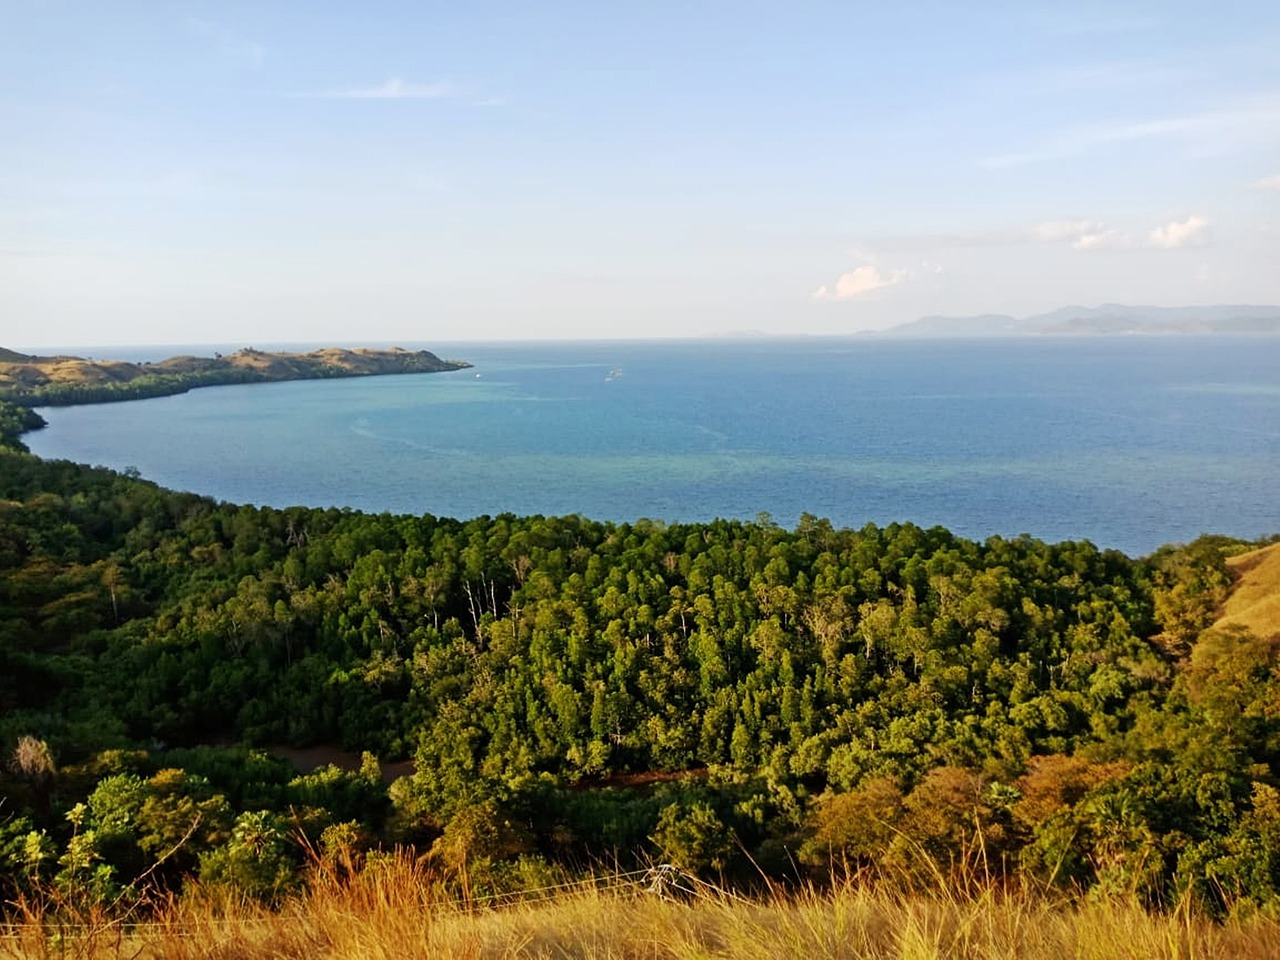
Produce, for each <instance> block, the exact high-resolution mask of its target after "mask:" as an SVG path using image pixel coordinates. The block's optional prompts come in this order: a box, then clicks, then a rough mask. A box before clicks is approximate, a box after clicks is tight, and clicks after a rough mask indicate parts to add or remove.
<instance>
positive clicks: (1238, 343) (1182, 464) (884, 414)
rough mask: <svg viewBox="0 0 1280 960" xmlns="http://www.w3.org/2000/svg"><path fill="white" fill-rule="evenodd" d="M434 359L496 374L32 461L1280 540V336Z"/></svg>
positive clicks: (79, 437) (528, 507) (365, 502)
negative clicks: (1275, 535) (1279, 494)
mask: <svg viewBox="0 0 1280 960" xmlns="http://www.w3.org/2000/svg"><path fill="white" fill-rule="evenodd" d="M260 346H266V345H260ZM404 346H414V345H412V344H404ZM427 346H429V347H430V348H431V349H434V350H436V352H438V353H439V354H441V355H442V356H446V357H450V358H458V359H467V360H471V361H472V362H473V363H475V365H476V366H475V369H473V370H469V371H462V372H458V373H448V374H428V375H419V376H397V377H375V378H365V379H354V380H337V381H302V382H294V383H279V384H260V385H252V386H232V387H217V388H211V389H204V390H197V391H193V392H191V393H187V394H183V395H181V396H176V397H164V398H159V399H155V400H142V401H134V402H129V403H119V404H105V405H99V406H85V407H72V408H58V409H45V410H43V411H42V412H43V413H44V415H45V417H46V418H47V419H48V421H49V428H48V429H47V430H43V431H40V432H37V433H35V434H31V435H29V436H28V437H27V442H28V444H29V445H30V447H31V449H32V451H33V452H35V453H37V454H39V455H40V456H42V457H50V458H52V457H64V458H69V459H73V460H78V461H83V462H88V463H95V464H105V465H108V466H112V467H117V468H122V467H126V466H133V467H137V468H138V469H139V470H141V472H142V474H143V475H144V476H146V477H148V478H150V479H153V480H156V481H158V482H160V483H162V484H164V485H165V486H168V487H173V488H176V489H182V490H194V491H198V492H200V493H205V494H210V495H212V496H215V497H218V498H221V499H225V500H231V501H236V502H249V503H257V504H272V505H276V506H285V505H289V504H299V503H301V504H310V505H318V506H329V505H337V506H350V507H355V508H359V509H362V510H371V511H384V510H387V511H392V512H405V513H434V514H438V515H447V516H458V517H469V516H475V515H478V514H486V513H487V514H496V513H502V512H508V511H509V512H514V513H518V514H528V513H542V514H563V513H582V514H585V515H587V516H591V517H595V518H599V519H617V520H628V519H635V518H637V517H651V518H656V519H664V520H702V519H709V518H712V517H717V516H724V517H744V518H752V517H755V516H756V515H757V514H758V513H760V512H762V511H767V512H769V513H771V514H772V515H773V518H774V519H775V520H777V521H778V522H780V523H782V524H784V525H788V526H789V525H792V524H794V523H795V521H796V519H797V518H798V517H799V515H800V514H801V513H805V512H807V513H812V514H816V515H818V516H823V517H828V518H830V519H831V520H832V521H833V522H834V523H836V524H837V525H841V526H861V525H863V524H865V523H867V522H875V523H880V524H883V523H887V522H890V521H894V520H910V521H912V522H914V523H918V524H921V525H924V526H930V525H933V524H942V525H944V526H946V527H949V528H950V529H952V530H954V531H955V532H957V533H960V534H963V535H965V536H970V537H976V538H984V537H987V536H989V535H991V534H996V533H998V534H1002V535H1006V536H1008V535H1015V534H1018V533H1022V532H1026V533H1030V534H1033V535H1035V536H1038V537H1043V538H1047V539H1050V540H1062V539H1080V538H1087V539H1089V540H1092V541H1094V542H1095V543H1097V544H1099V545H1102V546H1109V547H1119V548H1120V549H1123V550H1125V551H1127V552H1129V553H1131V554H1140V553H1145V552H1148V551H1150V550H1151V549H1153V548H1155V547H1156V546H1158V545H1159V544H1162V543H1166V542H1173V541H1185V540H1188V539H1191V538H1194V537H1195V536H1197V535H1198V534H1200V533H1202V532H1207V531H1212V532H1221V533H1230V534H1235V535H1240V536H1246V537H1256V536H1260V535H1262V534H1266V533H1272V532H1276V531H1277V530H1280V508H1278V507H1277V499H1276V495H1275V494H1276V489H1277V485H1276V479H1275V475H1276V471H1277V467H1280V338H1212V339H1209V338H1199V337H1183V338H1176V337H1175V338H1145V337H1144V338H1125V339H1119V338H1104V339H1034V340H1004V341H982V342H967V341H963V342H957V341H952V342H946V341H924V342H907V341H887V340H885V341H880V340H825V339H815V340H797V341H786V342H778V341H773V340H764V341H731V340H726V341H707V342H669V343H652V342H650V343H541V344H508V345H494V344H444V345H442V344H435V345H427ZM211 349H212V348H208V347H205V348H201V349H200V352H203V353H206V354H207V353H208V352H210V350H211ZM81 352H83V351H81ZM174 352H179V351H178V348H173V347H170V348H148V349H145V350H138V349H134V350H132V351H129V352H128V355H129V356H132V357H133V358H136V359H159V358H161V357H164V356H168V355H171V354H172V353H174ZM188 352H193V351H191V350H190V349H188ZM94 355H95V356H97V355H102V356H111V355H114V356H121V355H122V351H121V350H120V349H117V350H115V351H114V352H113V351H109V350H107V349H105V348H103V349H102V350H100V351H97V352H96V353H94Z"/></svg>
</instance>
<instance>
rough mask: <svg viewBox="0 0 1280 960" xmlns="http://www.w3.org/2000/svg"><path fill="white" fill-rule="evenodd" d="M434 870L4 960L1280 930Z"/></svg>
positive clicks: (408, 957)
mask: <svg viewBox="0 0 1280 960" xmlns="http://www.w3.org/2000/svg"><path fill="white" fill-rule="evenodd" d="M428 879H429V878H428V877H426V876H425V875H424V874H423V873H422V872H421V870H419V869H418V868H417V867H415V866H414V865H413V864H412V863H410V862H402V863H399V864H391V865H390V866H387V867H384V868H382V869H379V870H377V871H373V872H369V873H366V874H364V875H362V876H360V877H358V878H356V879H355V880H353V881H350V882H340V881H338V880H336V879H334V878H328V879H324V878H322V879H321V880H320V881H318V882H317V883H316V884H314V885H313V888H312V889H311V890H310V891H309V892H308V893H306V894H304V895H302V896H299V897H298V898H296V899H294V900H292V901H290V902H288V903H286V904H285V905H284V906H282V907H281V908H279V909H278V910H275V911H270V910H267V909H265V908H261V907H256V906H252V905H248V904H244V903H240V902H227V901H219V900H217V899H216V898H213V897H208V896H206V897H203V898H202V897H194V898H188V899H186V900H184V901H182V902H179V903H175V904H173V905H170V906H169V907H168V908H166V909H162V910H161V911H160V912H159V913H158V915H157V917H156V922H154V923H149V924H145V925H139V926H137V927H134V928H132V929H126V928H122V927H120V926H113V925H112V924H110V923H108V922H105V921H103V920H102V919H101V918H99V919H98V920H97V921H96V922H95V921H94V919H93V918H92V917H89V918H82V920H83V921H87V926H84V927H80V928H71V929H66V930H64V931H61V932H60V931H59V929H58V928H57V926H56V925H54V924H53V923H52V921H51V920H50V919H49V918H48V917H43V918H42V917H40V916H39V915H36V914H32V915H29V916H28V918H27V920H26V922H25V923H23V924H20V925H19V926H18V927H17V928H15V929H14V930H13V933H12V936H11V937H10V938H9V939H6V940H0V956H12V957H41V958H44V957H49V958H52V957H83V958H85V960H99V958H124V957H129V958H137V960H159V958H166V960H168V958H173V960H197V958H200V960H233V958H235V960H240V958H275V960H293V958H297V960H302V958H308V960H310V958H318V960H323V958H351V960H382V958H386V960H393V958H394V960H402V958H404V960H414V958H422V960H426V958H432V960H454V958H457V960H463V958H465V960H488V958H493V960H499V958H503V960H505V958H513V960H514V958H548V960H550V958H557V960H578V958H580V960H719V958H742V960H788V958H801V960H824V958H841V960H863V958H865V960H890V958H892V960H935V958H938V960H940V958H959V960H970V958H972V960H979V958H981V960H997V958H999V960H1015V958H1019V960H1049V958H1053V960H1057V958H1063V957H1072V958H1078V960H1112V958H1126V960H1130V958H1131V960H1165V958H1168V960H1200V958H1204V960H1209V958H1222V960H1228V958H1230V960H1261V958H1266V957H1276V956H1277V955H1278V954H1280V921H1277V920H1272V919H1266V918H1261V917H1257V918H1254V919H1251V920H1248V921H1241V922H1230V923H1226V924H1215V923H1213V922H1211V921H1209V920H1206V919H1203V918H1199V917H1196V916H1193V915H1191V914H1189V913H1186V912H1179V913H1175V914H1172V915H1164V914H1152V913H1149V912H1146V911H1144V910H1142V909H1141V908H1140V907H1138V906H1136V905H1133V904H1127V903H1117V902H1086V903H1084V904H1080V905H1070V904H1065V903H1054V902H1051V901H1048V900H1045V899H1043V898H1039V897H1035V896H1031V895H1021V894H1020V895H1007V896H1006V895H1002V894H999V893H996V892H993V891H987V892H985V893H980V894H978V895H976V896H971V897H964V898H962V897H958V896H952V895H946V894H945V893H944V895H941V896H937V897H924V896H919V895H907V894H900V893H893V892H889V891H886V890H877V889H875V888H874V887H871V886H852V885H849V886H844V887H839V888H837V889H835V890H832V891H827V892H808V893H802V894H798V895H790V896H783V895H778V896H775V897H772V898H769V899H766V900H763V901H759V902H747V901H744V900H742V899H739V898H735V897H732V896H729V895H722V894H716V893H714V892H712V893H709V894H707V895H705V896H698V897H695V898H693V899H691V900H689V901H687V902H669V901H666V900H663V899H660V898H658V897H656V896H654V895H652V894H646V893H644V892H643V891H640V890H631V891H617V890H614V891H610V890H586V891H580V892H577V893H573V894H569V895H563V896H559V897H557V898H555V899H554V900H551V901H548V902H541V903H526V904H515V905H511V906H507V907H503V908H501V909H477V910H473V911H468V910H466V909H464V908H462V907H460V906H459V905H457V904H452V903H448V902H443V901H441V900H438V899H434V898H433V895H432V894H431V893H430V892H429V891H430V889H431V886H430V884H429V883H428V882H427V881H428Z"/></svg>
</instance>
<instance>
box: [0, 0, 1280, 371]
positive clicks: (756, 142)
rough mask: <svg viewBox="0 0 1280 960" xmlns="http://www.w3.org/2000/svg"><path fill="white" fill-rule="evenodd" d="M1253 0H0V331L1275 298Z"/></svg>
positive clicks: (887, 312) (225, 330) (1272, 214)
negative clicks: (251, 0)
mask: <svg viewBox="0 0 1280 960" xmlns="http://www.w3.org/2000/svg"><path fill="white" fill-rule="evenodd" d="M1277 50H1280V4H1277V3H1274V2H1256V3H1255V2H1235V0H1223V2H1216V3H1194V4H1191V3H1180V2H1176V0H1165V2H1159V3H1126V2H1108V3H1089V2H1072V3H1062V2H1054V3H1034V2H1014V3H995V2H992V3H982V2H964V3H961V2H955V0H951V2H946V3H921V2H894V3H886V2H883V0H881V2H877V3H874V4H871V3H861V2H853V0H845V2H838V3H825V2H805V0H795V2H790V3H781V2H772V3H760V2H753V0H737V2H700V0H683V2H666V0H650V2H645V3H601V2H599V0H592V2H581V3H574V2H556V0H549V2H545V3H532V2H527V0H526V2H523V3H511V2H487V0H473V2H469V3H465V4H461V3H449V4H445V3H437V2H403V3H396V2H378V0H368V2H361V3H350V2H344V3H328V2H316V0H308V2H302V0H296V2H290V3H279V2H276V3H271V2H254V3H237V2H233V0H219V2H217V3H211V2H190V3H167V2H161V0H157V2H148V3H133V2H126V0H93V2H70V0H67V2H60V0H22V2H15V0H0V345H4V346H10V347H18V348H23V347H27V348H33V347H37V346H43V345H58V346H75V345H81V344H84V345H89V344H92V345H103V344H117V343H118V344H169V343H184V344H191V343H220V344H225V343H233V342H239V341H241V340H243V341H245V342H246V343H249V342H254V343H256V342H272V343H279V342H289V341H305V342H319V341H330V342H335V343H337V342H341V343H353V342H360V341H362V340H364V341H369V342H388V341H406V342H414V343H421V342H428V343H429V342H433V341H450V340H477V339H544V338H545V339H550V338H612V337H620V338H634V337H678V336H717V335H726V334H733V333H746V332H762V333H787V334H819V335H825V334H846V333H854V332H858V331H862V330H873V329H882V328H885V327H887V326H891V325H894V324H897V323H902V322H906V321H909V320H912V319H915V318H917V317H920V316H924V315H929V314H939V313H941V314H955V315H965V314H975V313H1008V314H1013V315H1018V316H1021V315H1027V314H1032V313H1036V312H1041V311H1047V310H1052V309H1055V308H1057V307H1061V306H1064V305H1067V304H1083V305H1096V304H1099V303H1108V302H1115V303H1130V304H1156V305H1166V306H1177V305H1189V304H1209V303H1250V304H1268V303H1280V57H1277V56H1276V51H1277Z"/></svg>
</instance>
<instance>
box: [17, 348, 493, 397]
mask: <svg viewBox="0 0 1280 960" xmlns="http://www.w3.org/2000/svg"><path fill="white" fill-rule="evenodd" d="M470 366H471V364H469V363H467V362H465V361H460V360H441V359H440V358H439V357H437V356H436V355H435V354H434V353H431V352H430V351H429V350H403V349H401V348H399V347H395V348H392V349H390V350H365V349H355V350H346V349H342V348H338V347H328V348H325V349H322V350H313V351H311V352H310V353H279V352H277V353H266V352H264V351H261V350H254V349H252V348H250V347H246V348H245V349H243V350H238V351H236V352H235V353H233V354H231V355H229V356H223V355H222V354H214V355H213V356H212V357H194V356H179V357H170V358H169V359H168V360H161V361H159V362H157V363H146V362H144V363H129V362H126V361H123V360H92V359H87V358H85V357H73V356H56V357H39V356H29V355H27V354H22V353H17V352H15V351H13V350H6V349H3V348H0V400H8V401H11V402H14V403H20V404H24V405H28V406H69V405H71V404H77V403H109V402H111V401H115V400H138V399H142V398H144V397H163V396H169V395H172V394H175V393H186V392H187V391H188V390H192V389H194V388H196V387H213V386H222V385H225V384H233V383H270V382H274V381H280V380H322V379H330V378H336V377H371V376H379V375H383V374H400V373H441V372H444V371H448V370H462V369H465V368H467V367H470Z"/></svg>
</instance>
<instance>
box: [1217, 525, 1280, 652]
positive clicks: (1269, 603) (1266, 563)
mask: <svg viewBox="0 0 1280 960" xmlns="http://www.w3.org/2000/svg"><path fill="white" fill-rule="evenodd" d="M1227 566H1228V567H1229V568H1230V569H1231V572H1232V574H1233V575H1234V576H1235V577H1236V578H1237V579H1236V582H1235V585H1234V587H1233V588H1232V590H1231V595H1230V596H1229V597H1228V598H1227V601H1226V603H1224V604H1223V607H1222V616H1221V618H1220V619H1219V620H1218V622H1217V623H1216V624H1215V626H1217V627H1226V626H1233V625H1235V626H1242V627H1248V628H1249V629H1250V630H1252V631H1253V632H1254V633H1256V634H1257V635H1258V636H1260V637H1263V638H1266V639H1275V638H1280V543H1273V544H1271V545H1270V546H1267V547H1261V548H1259V549H1257V550H1250V551H1249V552H1248V553H1241V554H1238V555H1237V556H1234V557H1230V558H1228V559H1227Z"/></svg>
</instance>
